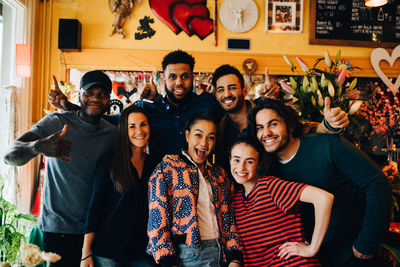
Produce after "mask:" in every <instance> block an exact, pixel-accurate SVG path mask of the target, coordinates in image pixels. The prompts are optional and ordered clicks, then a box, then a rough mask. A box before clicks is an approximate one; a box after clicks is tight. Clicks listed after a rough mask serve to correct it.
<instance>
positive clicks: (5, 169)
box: [0, 0, 25, 181]
mask: <svg viewBox="0 0 400 267" xmlns="http://www.w3.org/2000/svg"><path fill="white" fill-rule="evenodd" d="M24 11H25V10H24V6H23V5H22V4H21V2H19V1H17V0H2V1H1V2H0V36H1V37H0V38H1V39H0V61H1V67H0V68H1V72H0V73H1V74H0V110H1V112H0V123H1V127H0V157H1V159H0V175H2V176H3V177H4V178H6V180H9V181H15V179H14V174H15V169H14V168H11V167H10V166H7V165H5V164H4V163H3V160H2V155H4V153H5V150H6V149H7V147H8V145H9V144H10V142H11V141H12V140H13V139H15V136H14V132H15V125H16V119H15V118H16V117H17V116H15V102H14V93H15V91H16V88H20V87H21V83H22V79H20V78H17V77H16V75H15V49H16V44H17V43H23V41H24V32H23V25H24ZM10 178H11V179H10Z"/></svg>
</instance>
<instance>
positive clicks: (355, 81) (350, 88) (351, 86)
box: [349, 78, 357, 91]
mask: <svg viewBox="0 0 400 267" xmlns="http://www.w3.org/2000/svg"><path fill="white" fill-rule="evenodd" d="M356 85H357V78H354V79H353V81H351V83H350V86H349V91H351V90H353V89H354V88H355V87H356Z"/></svg>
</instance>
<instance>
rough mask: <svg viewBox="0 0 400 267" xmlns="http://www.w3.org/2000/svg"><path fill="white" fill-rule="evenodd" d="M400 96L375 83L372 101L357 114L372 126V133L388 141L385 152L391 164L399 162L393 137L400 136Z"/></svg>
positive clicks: (366, 103) (364, 104) (363, 105)
mask: <svg viewBox="0 0 400 267" xmlns="http://www.w3.org/2000/svg"><path fill="white" fill-rule="evenodd" d="M399 94H400V93H397V94H394V93H393V92H392V91H391V90H390V89H389V88H386V89H382V88H381V87H380V86H378V84H377V83H375V84H374V85H373V91H372V93H371V97H370V99H369V100H368V101H365V103H363V104H362V105H361V107H360V109H359V111H358V112H357V113H358V114H359V115H360V116H362V117H364V118H365V119H366V120H367V121H368V122H369V124H370V125H371V126H372V129H373V131H372V133H376V134H377V135H378V136H380V137H382V138H384V139H386V148H385V149H384V151H385V152H387V154H388V161H389V162H390V161H392V160H394V161H396V162H397V160H398V158H397V157H396V156H397V153H398V148H396V144H394V143H393V136H394V135H400V102H399Z"/></svg>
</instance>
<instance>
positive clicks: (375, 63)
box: [371, 45, 400, 94]
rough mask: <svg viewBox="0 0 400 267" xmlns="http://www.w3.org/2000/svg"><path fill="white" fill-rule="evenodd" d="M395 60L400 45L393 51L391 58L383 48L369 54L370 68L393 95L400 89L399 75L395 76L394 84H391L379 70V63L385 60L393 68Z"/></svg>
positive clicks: (398, 53)
mask: <svg viewBox="0 0 400 267" xmlns="http://www.w3.org/2000/svg"><path fill="white" fill-rule="evenodd" d="M397 58H400V45H398V46H396V47H395V49H393V52H392V56H390V55H389V53H388V52H387V51H386V50H385V49H383V48H376V49H374V50H373V51H372V53H371V64H372V67H373V68H374V70H375V72H376V74H378V76H379V78H381V80H382V81H383V82H384V84H386V86H387V87H388V88H390V90H392V91H393V93H394V94H396V93H397V91H398V90H399V87H400V74H399V75H398V76H397V79H396V82H395V83H394V84H393V83H392V82H391V81H390V80H389V78H388V77H387V76H386V74H385V73H383V71H382V70H381V67H380V66H379V62H380V61H381V60H385V61H387V62H388V63H389V64H390V66H391V67H393V64H394V62H395V61H396V59H397Z"/></svg>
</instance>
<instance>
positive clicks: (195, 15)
mask: <svg viewBox="0 0 400 267" xmlns="http://www.w3.org/2000/svg"><path fill="white" fill-rule="evenodd" d="M149 4H150V8H151V9H152V10H153V12H154V14H156V16H157V17H158V18H159V19H160V20H161V21H162V22H163V23H165V24H166V25H167V26H168V27H169V28H170V29H171V30H172V31H173V32H174V33H175V34H179V33H180V32H181V31H184V32H185V33H186V34H187V35H189V36H192V35H197V36H198V37H199V38H200V39H201V40H203V39H204V38H206V37H207V36H208V35H210V34H211V33H212V32H213V31H214V27H213V20H212V19H211V18H210V12H209V10H208V8H207V2H206V1H205V0H181V1H179V0H149Z"/></svg>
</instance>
